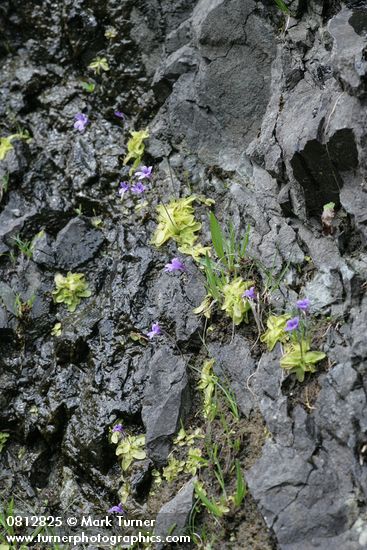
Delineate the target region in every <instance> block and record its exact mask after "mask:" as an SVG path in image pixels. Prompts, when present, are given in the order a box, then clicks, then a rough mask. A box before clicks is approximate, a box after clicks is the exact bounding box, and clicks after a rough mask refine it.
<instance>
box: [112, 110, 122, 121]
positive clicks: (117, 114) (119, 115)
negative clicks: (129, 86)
mask: <svg viewBox="0 0 367 550" xmlns="http://www.w3.org/2000/svg"><path fill="white" fill-rule="evenodd" d="M113 114H114V115H115V116H117V118H121V120H125V115H124V113H122V112H121V111H115V112H114V113H113Z"/></svg>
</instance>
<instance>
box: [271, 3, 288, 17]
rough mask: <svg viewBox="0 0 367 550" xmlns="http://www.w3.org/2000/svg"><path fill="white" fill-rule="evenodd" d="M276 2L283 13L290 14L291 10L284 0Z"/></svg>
mask: <svg viewBox="0 0 367 550" xmlns="http://www.w3.org/2000/svg"><path fill="white" fill-rule="evenodd" d="M274 2H275V3H276V5H277V6H278V8H279V9H280V10H281V11H282V12H283V13H287V14H288V13H289V8H288V6H287V4H286V3H285V2H284V1H283V0H274Z"/></svg>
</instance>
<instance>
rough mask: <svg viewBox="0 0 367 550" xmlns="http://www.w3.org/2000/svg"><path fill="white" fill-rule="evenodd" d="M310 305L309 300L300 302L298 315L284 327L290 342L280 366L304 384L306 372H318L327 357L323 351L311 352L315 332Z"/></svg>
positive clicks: (297, 307) (297, 306)
mask: <svg viewBox="0 0 367 550" xmlns="http://www.w3.org/2000/svg"><path fill="white" fill-rule="evenodd" d="M310 305H311V301H310V300H309V299H308V298H303V299H301V300H298V301H297V302H296V309H297V313H296V314H295V315H293V316H292V317H291V318H290V319H288V320H287V321H286V324H285V327H284V332H286V333H287V334H288V335H289V340H288V343H287V344H286V345H285V347H284V355H283V357H282V358H281V360H280V366H281V367H282V368H283V369H285V370H287V371H289V372H290V373H294V374H295V375H296V376H297V379H298V380H299V381H300V382H303V380H304V378H305V373H306V372H316V364H317V363H319V362H320V361H322V360H323V359H325V357H326V355H325V353H323V352H321V351H313V350H311V345H312V336H313V334H312V333H313V330H312V318H311V315H310V313H309V308H310ZM293 313H294V312H293Z"/></svg>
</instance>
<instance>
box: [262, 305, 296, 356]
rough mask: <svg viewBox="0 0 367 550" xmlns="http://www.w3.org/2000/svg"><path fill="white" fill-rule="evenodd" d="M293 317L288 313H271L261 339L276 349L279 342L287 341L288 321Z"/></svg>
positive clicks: (269, 346)
mask: <svg viewBox="0 0 367 550" xmlns="http://www.w3.org/2000/svg"><path fill="white" fill-rule="evenodd" d="M290 318H291V316H290V315H289V314H288V313H285V314H284V315H270V317H269V318H268V320H267V322H266V326H267V330H266V331H265V332H264V334H263V335H262V336H261V338H260V340H261V341H262V342H264V343H265V344H266V345H267V347H268V348H269V350H270V351H271V350H272V349H274V347H275V344H276V343H277V342H286V340H287V338H288V335H287V333H286V332H285V330H284V329H285V326H286V324H287V321H288V320H289V319H290Z"/></svg>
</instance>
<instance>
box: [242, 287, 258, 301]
mask: <svg viewBox="0 0 367 550" xmlns="http://www.w3.org/2000/svg"><path fill="white" fill-rule="evenodd" d="M242 298H247V299H248V300H256V292H255V287H254V286H252V287H251V288H249V289H248V290H245V292H244V293H243V294H242Z"/></svg>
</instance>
